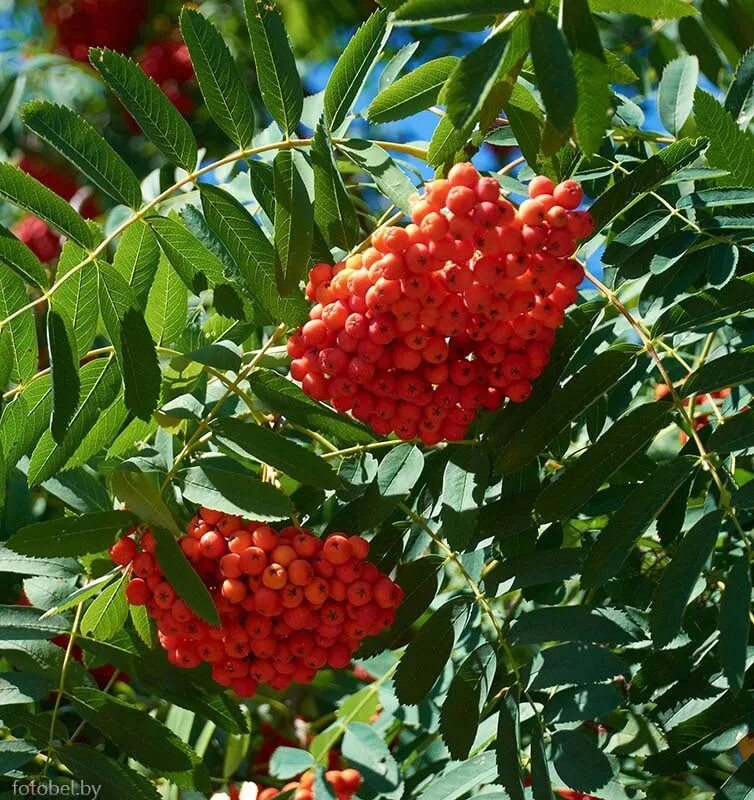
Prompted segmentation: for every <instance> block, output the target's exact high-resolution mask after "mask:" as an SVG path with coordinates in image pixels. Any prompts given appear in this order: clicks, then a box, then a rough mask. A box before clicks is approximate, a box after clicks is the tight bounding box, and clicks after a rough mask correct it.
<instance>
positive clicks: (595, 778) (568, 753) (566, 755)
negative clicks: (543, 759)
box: [551, 730, 613, 792]
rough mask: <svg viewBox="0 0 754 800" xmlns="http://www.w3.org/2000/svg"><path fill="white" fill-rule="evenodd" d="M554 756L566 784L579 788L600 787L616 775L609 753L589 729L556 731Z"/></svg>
mask: <svg viewBox="0 0 754 800" xmlns="http://www.w3.org/2000/svg"><path fill="white" fill-rule="evenodd" d="M551 759H552V765H553V767H554V768H555V772H557V773H558V775H559V776H560V777H561V778H562V779H563V781H564V782H565V785H566V786H569V787H571V788H572V789H575V790H576V791H579V792H591V791H597V790H599V789H601V788H602V787H603V786H604V785H605V784H606V783H608V782H609V781H610V779H611V778H612V777H613V767H612V765H611V763H610V761H609V760H608V758H607V756H606V755H605V754H604V753H603V752H602V750H600V748H599V747H598V746H597V744H596V742H595V740H594V739H593V738H590V737H589V735H588V734H587V733H586V732H585V731H578V730H576V731H556V732H555V733H554V734H553V735H552V742H551Z"/></svg>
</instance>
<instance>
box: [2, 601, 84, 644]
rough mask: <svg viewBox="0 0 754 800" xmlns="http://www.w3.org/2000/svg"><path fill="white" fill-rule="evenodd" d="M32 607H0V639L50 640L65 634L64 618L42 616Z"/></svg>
mask: <svg viewBox="0 0 754 800" xmlns="http://www.w3.org/2000/svg"><path fill="white" fill-rule="evenodd" d="M43 613H44V612H43V611H42V610H41V609H39V608H33V607H32V606H3V605H0V638H2V639H5V640H6V641H13V640H17V639H19V640H25V639H51V638H52V637H53V636H59V635H60V634H64V633H67V632H68V630H69V625H68V620H66V619H65V617H59V616H48V615H44V618H43V616H42V615H43Z"/></svg>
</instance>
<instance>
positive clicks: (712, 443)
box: [707, 411, 754, 453]
mask: <svg viewBox="0 0 754 800" xmlns="http://www.w3.org/2000/svg"><path fill="white" fill-rule="evenodd" d="M707 447H708V448H709V449H710V450H712V451H714V452H716V453H735V452H736V451H738V450H748V449H749V448H751V447H754V418H752V415H751V414H750V413H749V412H748V411H742V412H741V413H740V414H736V415H735V416H734V417H728V418H727V419H726V420H725V422H724V423H723V424H722V425H718V427H717V428H715V430H714V431H713V432H712V435H711V436H710V437H709V441H708V442H707Z"/></svg>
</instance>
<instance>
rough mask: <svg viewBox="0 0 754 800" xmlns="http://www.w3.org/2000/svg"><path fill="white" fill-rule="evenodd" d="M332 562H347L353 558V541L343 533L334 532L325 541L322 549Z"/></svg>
mask: <svg viewBox="0 0 754 800" xmlns="http://www.w3.org/2000/svg"><path fill="white" fill-rule="evenodd" d="M322 552H323V553H324V556H325V558H326V559H327V560H328V561H329V562H330V563H331V564H345V563H346V561H348V560H349V559H350V558H351V554H352V551H351V543H350V542H349V541H348V539H347V538H346V537H345V536H342V535H341V534H337V533H335V534H333V535H332V536H329V537H328V538H327V539H326V541H325V546H324V549H323V551H322Z"/></svg>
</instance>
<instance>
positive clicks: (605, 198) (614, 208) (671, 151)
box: [589, 139, 707, 231]
mask: <svg viewBox="0 0 754 800" xmlns="http://www.w3.org/2000/svg"><path fill="white" fill-rule="evenodd" d="M706 144H707V140H706V139H680V140H679V141H677V142H674V143H673V144H670V145H668V146H667V147H664V148H663V149H662V150H660V152H659V153H657V154H656V155H654V156H652V157H651V158H649V159H648V160H647V161H643V162H642V163H641V164H639V166H637V167H636V168H635V169H634V170H633V172H631V173H630V174H629V175H626V176H625V177H624V178H621V179H620V180H619V181H616V183H615V184H614V185H613V186H611V187H610V188H609V189H608V190H607V191H606V192H605V193H604V194H602V195H601V196H600V197H598V198H597V200H596V201H595V202H594V203H593V204H592V206H591V208H590V209H589V213H590V214H591V215H592V217H593V218H594V221H595V229H596V230H597V231H599V230H601V229H602V228H604V227H605V225H607V224H608V223H609V222H612V220H613V219H615V217H617V216H618V215H619V214H623V213H624V212H625V211H627V210H628V209H629V208H630V207H631V206H633V205H634V204H635V203H637V202H639V200H641V199H642V197H644V195H645V194H647V193H648V192H652V191H654V190H655V189H657V187H658V186H661V185H662V184H663V183H664V182H665V181H666V180H667V179H668V178H669V177H670V176H671V175H673V173H675V172H677V171H678V170H680V169H683V168H684V167H686V166H688V165H689V164H691V163H692V162H694V161H695V160H696V159H697V157H698V156H699V154H700V153H701V152H702V150H703V149H704V146H705V145H706Z"/></svg>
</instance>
